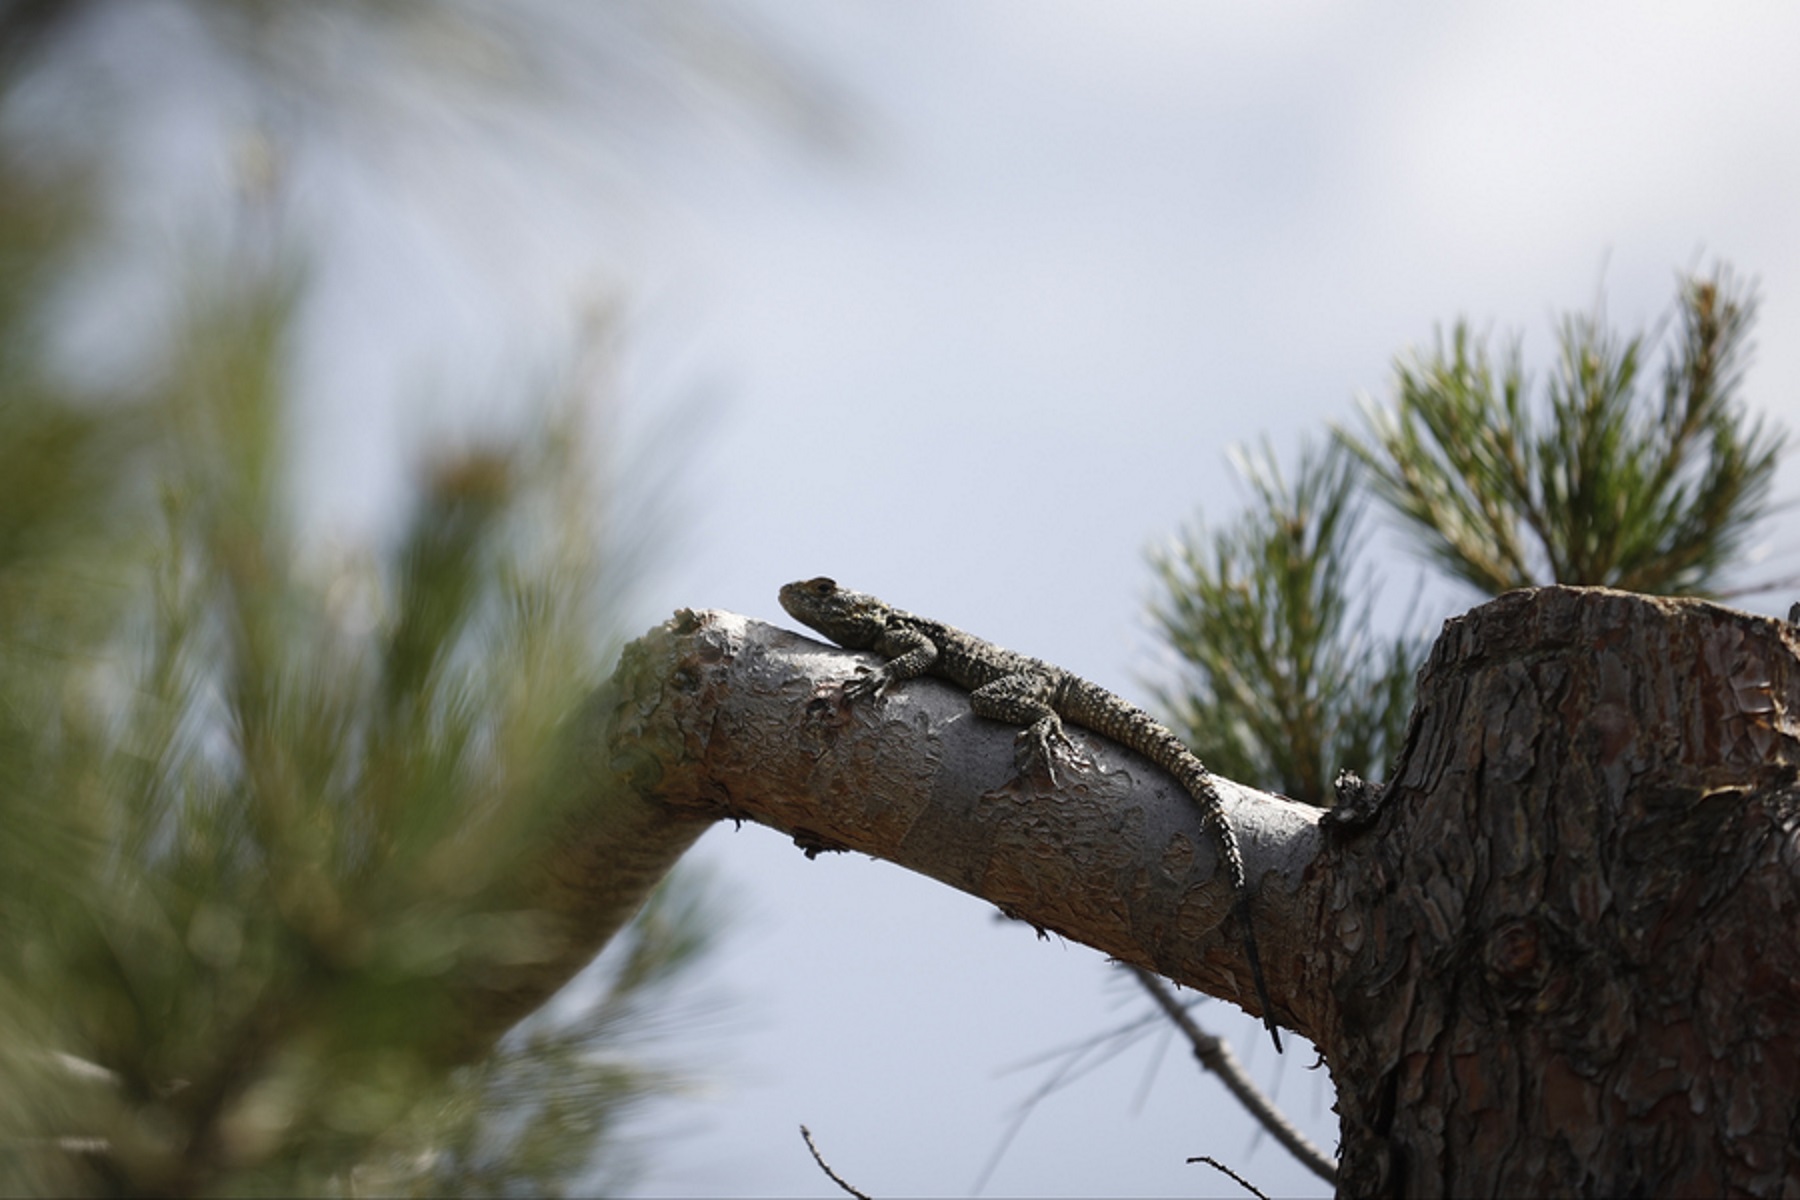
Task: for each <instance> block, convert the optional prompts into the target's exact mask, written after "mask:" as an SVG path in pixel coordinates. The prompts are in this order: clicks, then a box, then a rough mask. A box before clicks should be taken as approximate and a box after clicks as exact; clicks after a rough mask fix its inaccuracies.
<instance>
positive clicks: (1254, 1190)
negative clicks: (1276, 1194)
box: [1188, 1154, 1269, 1200]
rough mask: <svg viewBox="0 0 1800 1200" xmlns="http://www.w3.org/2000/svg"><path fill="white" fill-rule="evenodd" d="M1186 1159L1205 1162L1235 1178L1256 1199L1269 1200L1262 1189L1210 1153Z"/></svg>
mask: <svg viewBox="0 0 1800 1200" xmlns="http://www.w3.org/2000/svg"><path fill="white" fill-rule="evenodd" d="M1188 1161H1189V1162H1191V1163H1196V1162H1197V1163H1205V1164H1206V1165H1207V1166H1209V1167H1212V1168H1214V1169H1215V1170H1219V1171H1223V1172H1225V1174H1227V1175H1229V1176H1231V1177H1232V1178H1233V1179H1235V1180H1237V1182H1238V1186H1239V1187H1241V1188H1243V1189H1244V1190H1245V1191H1246V1192H1249V1193H1250V1194H1251V1195H1252V1196H1255V1197H1256V1200H1269V1198H1268V1196H1266V1195H1264V1194H1263V1191H1262V1189H1260V1188H1258V1187H1257V1186H1256V1185H1255V1184H1254V1183H1251V1182H1250V1181H1249V1180H1248V1179H1245V1178H1244V1177H1243V1176H1242V1175H1239V1174H1238V1173H1237V1172H1236V1171H1234V1170H1232V1169H1231V1168H1230V1167H1228V1166H1226V1165H1225V1164H1224V1163H1222V1162H1220V1161H1219V1160H1218V1159H1216V1158H1213V1157H1212V1156H1211V1155H1207V1154H1198V1155H1195V1156H1194V1157H1193V1158H1190V1159H1188Z"/></svg>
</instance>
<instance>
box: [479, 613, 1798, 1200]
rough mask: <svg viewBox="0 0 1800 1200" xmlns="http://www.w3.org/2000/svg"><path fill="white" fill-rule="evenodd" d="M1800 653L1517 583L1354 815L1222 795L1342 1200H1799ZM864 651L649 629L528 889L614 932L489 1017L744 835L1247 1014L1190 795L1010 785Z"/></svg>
mask: <svg viewBox="0 0 1800 1200" xmlns="http://www.w3.org/2000/svg"><path fill="white" fill-rule="evenodd" d="M1795 640H1796V634H1795V631H1794V630H1793V629H1792V628H1791V627H1789V626H1786V625H1783V624H1781V623H1779V622H1776V621H1772V620H1769V619H1766V618H1760V617H1752V616H1749V615H1746V614H1743V613H1737V612H1733V611H1731V610H1728V609H1723V608H1720V607H1717V606H1714V605H1709V604H1704V603H1699V602H1691V601H1669V600H1656V599H1650V598H1646V597H1641V596H1632V595H1627V594H1624V593H1618V592H1609V591H1600V590H1585V589H1569V588H1547V589H1542V590H1537V591H1529V592H1517V593H1513V594H1510V595H1508V596H1504V597H1502V598H1500V599H1499V600H1496V601H1494V602H1493V603H1491V604H1487V605H1484V606H1483V607H1481V608H1479V609H1476V610H1475V611H1473V612H1471V613H1469V614H1468V615H1466V616H1464V617H1461V618H1459V619H1457V620H1454V621H1452V622H1449V623H1448V624H1447V626H1446V629H1445V633H1444V636H1443V637H1442V638H1441V639H1440V640H1439V642H1438V645H1437V647H1436V649H1435V651H1434V653H1433V655H1432V658H1431V661H1430V663H1429V664H1428V665H1427V668H1426V670H1425V672H1424V673H1423V675H1422V676H1421V680H1420V689H1419V693H1420V694H1419V702H1418V708H1417V709H1416V711H1415V713H1414V717H1413V725H1412V729H1411V732H1410V735H1409V737H1408V742H1407V746H1406V748H1405V751H1404V753H1403V755H1402V759H1401V762H1400V763H1399V764H1398V765H1397V771H1396V775H1395V778H1394V781H1393V783H1392V785H1391V786H1390V787H1389V788H1388V789H1387V790H1386V791H1385V792H1383V793H1382V794H1381V795H1380V796H1379V797H1378V798H1377V799H1376V800H1375V802H1374V803H1373V804H1371V805H1370V806H1368V807H1367V808H1366V809H1365V810H1361V811H1350V810H1340V811H1338V812H1335V813H1334V815H1333V816H1332V817H1331V818H1329V819H1327V820H1326V821H1324V822H1321V820H1320V817H1319V812H1318V810H1315V809H1310V808H1307V807H1305V806H1303V805H1299V804H1295V803H1293V802H1292V801H1288V800H1285V799H1282V798H1280V797H1274V796H1269V795H1266V794H1264V793H1259V792H1254V791H1251V790H1250V789H1247V788H1243V787H1239V786H1236V785H1233V784H1229V783H1227V782H1225V781H1221V787H1220V790H1221V792H1222V794H1223V797H1224V800H1225V803H1226V807H1227V810H1228V812H1229V814H1230V817H1231V821H1232V824H1233V826H1234V827H1235V828H1236V829H1237V831H1238V835H1239V838H1240V840H1241V842H1242V844H1243V851H1244V859H1245V866H1246V869H1247V871H1248V872H1249V876H1250V878H1251V880H1252V882H1253V884H1254V885H1255V886H1256V888H1257V893H1256V898H1255V905H1254V919H1255V920H1256V922H1257V935H1258V938H1259V940H1260V942H1261V945H1262V951H1263V957H1264V965H1265V967H1266V969H1267V975H1268V981H1269V987H1270V992H1271V995H1272V997H1273V1002H1274V1004H1275V1006H1276V1010H1277V1011H1276V1017H1277V1019H1279V1020H1280V1021H1281V1022H1282V1023H1283V1024H1285V1025H1288V1026H1290V1027H1292V1028H1294V1029H1296V1030H1298V1031H1299V1032H1301V1033H1303V1034H1304V1035H1306V1036H1307V1037H1308V1038H1310V1039H1312V1041H1313V1042H1314V1043H1315V1044H1316V1045H1317V1046H1318V1047H1319V1049H1320V1051H1321V1053H1322V1054H1323V1055H1324V1056H1325V1059H1326V1061H1327V1062H1328V1063H1329V1064H1330V1067H1331V1071H1332V1075H1333V1078H1334V1080H1335V1081H1336V1084H1337V1087H1338V1093H1339V1111H1340V1114H1341V1116H1342V1119H1343V1142H1342V1146H1343V1150H1342V1153H1343V1158H1342V1163H1341V1169H1340V1177H1339V1178H1340V1183H1339V1187H1340V1191H1341V1193H1342V1194H1344V1195H1355V1196H1363V1195H1382V1194H1395V1195H1400V1194H1404V1195H1456V1196H1477V1195H1494V1196H1516V1195H1527V1194H1550V1193H1557V1194H1588V1195H1632V1194H1643V1195H1649V1194H1661V1195H1674V1194H1680V1195H1695V1194H1708V1195H1717V1194H1723V1193H1731V1192H1741V1193H1746V1194H1757V1195H1778V1194H1800V1148H1797V1146H1796V1131H1797V1130H1800V1061H1796V1060H1797V1051H1800V1020H1796V1018H1800V1003H1797V1000H1800V963H1797V962H1796V956H1800V936H1796V935H1797V934H1800V930H1796V928H1795V924H1796V923H1795V917H1794V913H1795V908H1796V904H1795V901H1794V888H1793V885H1792V879H1793V876H1794V860H1795V857H1796V855H1795V849H1794V847H1795V838H1794V829H1795V825H1796V820H1795V817H1794V815H1793V814H1794V811H1795V805H1794V802H1793V792H1792V782H1793V779H1794V771H1793V768H1792V766H1791V764H1792V763H1793V762H1794V760H1795V758H1796V741H1795V732H1796V731H1795V725H1794V717H1793V716H1792V715H1790V714H1792V713H1795V712H1800V671H1796V663H1797V662H1800V659H1796V656H1795V652H1794V643H1795ZM859 659H860V656H856V655H851V654H848V653H846V652H844V651H840V650H836V649H834V648H831V647H826V646H822V645H820V644H819V643H817V642H813V641H811V640H809V639H806V638H802V637H798V636H795V635H792V634H788V633H785V632H783V631H781V630H778V629H775V628H773V627H770V626H767V625H763V624H760V623H758V622H752V621H747V620H745V619H744V618H741V617H736V616H732V615H730V614H725V613H688V612H684V613H681V614H678V615H677V618H676V619H675V620H674V621H672V622H670V623H669V624H667V625H665V626H663V627H661V628H660V629H658V630H655V631H653V632H652V633H651V634H649V635H647V636H646V637H645V638H643V639H640V641H639V642H638V643H636V644H635V646H634V647H633V648H632V650H631V651H630V652H629V653H628V655H627V658H626V660H625V662H624V663H623V664H622V665H621V668H620V670H619V672H618V673H617V674H616V675H615V678H614V680H613V681H612V682H611V683H610V684H609V685H608V687H607V688H606V689H603V691H602V693H601V694H600V696H599V697H597V699H596V703H595V704H594V706H593V707H592V715H591V716H590V717H589V718H587V719H588V720H589V721H590V722H591V729H590V733H589V736H587V737H586V739H585V748H584V750H583V755H582V760H583V762H584V763H585V767H584V768H583V772H582V778H583V780H584V781H585V782H584V783H583V786H584V787H587V788H590V789H591V790H592V793H593V795H595V796H596V797H607V798H608V799H606V800H605V801H604V802H603V803H602V802H596V803H595V804H594V805H592V806H590V807H589V808H587V809H585V810H583V811H585V812H586V813H588V814H589V816H588V817H587V818H586V820H587V824H586V825H584V824H583V818H580V817H578V818H577V820H576V821H575V823H574V824H573V825H572V826H571V827H570V828H569V829H568V830H566V831H565V836H564V837H563V838H561V839H560V840H559V842H558V844H557V847H556V849H555V851H554V852H553V854H551V855H550V856H548V857H547V860H546V870H545V875H546V877H548V878H552V879H554V880H555V881H556V882H555V884H554V886H552V887H549V888H547V889H543V890H541V891H540V894H539V896H538V901H537V902H538V903H540V904H541V905H542V906H543V907H544V908H546V909H548V910H550V911H551V912H552V913H553V914H557V915H560V916H561V917H563V918H564V919H565V920H566V921H572V922H573V923H575V924H581V923H582V922H581V914H582V913H584V912H585V913H590V914H591V913H604V914H607V916H606V920H605V921H603V922H601V923H600V925H601V927H592V926H589V927H588V928H587V936H586V937H585V938H572V939H571V941H570V943H569V946H568V949H567V952H566V954H565V955H564V958H565V959H566V960H567V961H566V962H565V963H561V964H560V965H557V966H556V968H555V969H546V966H545V964H539V965H538V966H537V967H536V968H535V969H534V973H533V975H532V976H531V978H530V979H528V980H525V981H523V982H520V981H514V983H513V984H512V985H511V986H510V987H509V989H508V990H507V991H506V999H507V1003H506V1004H505V1005H504V1006H503V1007H504V1008H505V1010H507V1011H516V1010H517V1009H518V1008H519V1006H521V1005H523V1004H524V1003H526V1002H527V1000H528V999H529V998H530V997H529V995H528V993H531V992H533V991H534V990H542V989H548V988H550V987H552V986H553V985H554V982H555V981H556V979H557V978H559V977H562V976H563V975H564V974H565V973H572V971H573V970H575V969H578V968H579V966H580V964H581V962H582V961H585V957H586V955H588V954H591V952H592V949H591V947H592V944H593V943H594V942H595V940H596V939H599V940H603V939H604V937H606V936H610V932H611V928H612V927H614V926H615V925H616V922H617V920H618V919H619V918H620V916H621V915H622V914H624V913H626V912H629V910H630V908H631V907H632V906H633V905H634V904H635V902H636V901H637V899H640V898H641V896H642V895H643V894H645V893H646V892H647V890H648V888H649V886H650V885H651V883H652V882H653V881H654V878H655V875H656V872H655V870H651V869H648V868H649V867H650V866H651V865H653V864H659V863H665V862H668V861H672V860H673V859H674V858H675V857H676V856H678V855H679V854H680V853H681V852H682V851H683V850H684V849H685V848H686V846H687V845H688V844H689V843H690V842H691V841H692V840H693V837H694V831H695V829H696V827H697V823H704V822H707V821H710V820H717V819H721V818H732V819H743V820H754V821H758V822H760V823H763V824H766V825H769V826H772V827H774V828H776V829H779V830H782V831H784V832H786V833H788V834H789V835H791V836H792V837H793V838H794V840H795V841H796V843H798V844H799V845H800V847H801V848H802V849H804V850H806V851H807V852H808V854H809V855H810V854H814V853H818V852H820V851H826V850H856V851H859V852H862V853H867V854H871V855H875V856H878V857H881V858H885V859H888V860H891V861H893V862H895V863H897V864H899V865H902V866H905V867H908V868H910V869H913V870H917V871H920V872H921V873H923V874H926V875H929V876H931V877H933V878H936V879H939V880H942V881H943V882H945V883H948V884H950V885H951V886H953V887H956V888H959V889H961V890H963V891H966V892H969V893H971V894H973V895H977V896H980V897H983V898H984V899H987V900H989V901H991V902H992V903H994V904H995V905H996V906H997V907H999V908H1000V909H1001V910H1002V911H1004V912H1006V913H1009V914H1010V915H1012V916H1015V917H1018V918H1020V919H1022V920H1026V921H1029V922H1031V923H1032V924H1035V925H1037V926H1039V927H1040V928H1043V929H1049V930H1055V931H1056V932H1058V933H1060V934H1062V935H1063V936H1065V937H1068V938H1070V939H1072V940H1076V941H1080V942H1084V943H1086V944H1088V945H1091V946H1094V947H1095V948H1097V949H1099V950H1101V951H1102V952H1104V953H1106V954H1108V955H1111V956H1113V957H1115V958H1118V959H1121V960H1123V961H1125V962H1128V963H1132V964H1135V965H1139V966H1145V967H1149V968H1151V969H1153V970H1156V971H1158V972H1160V973H1162V974H1164V975H1167V976H1168V977H1169V978H1171V979H1174V980H1175V981H1177V982H1178V983H1181V984H1184V985H1186V986H1188V987H1193V988H1197V989H1200V990H1203V991H1206V992H1209V993H1211V994H1213V995H1215V996H1220V997H1222V998H1225V999H1228V1000H1232V1001H1234V1002H1237V1003H1239V1004H1241V1005H1243V1006H1244V1007H1245V1008H1247V1009H1251V1010H1252V1011H1254V1007H1255V1003H1256V1001H1255V994H1254V990H1253V989H1252V987H1251V985H1250V980H1249V974H1248V968H1247V965H1246V964H1245V962H1244V960H1243V950H1242V941H1241V932H1240V931H1239V930H1237V929H1236V928H1235V926H1234V923H1233V922H1232V921H1231V919H1230V917H1229V914H1230V909H1231V896H1230V890H1229V885H1228V884H1227V883H1226V880H1225V878H1224V876H1223V874H1222V873H1221V872H1220V871H1219V870H1218V866H1219V856H1218V854H1217V849H1216V846H1215V844H1214V843H1213V842H1212V841H1211V839H1210V838H1208V837H1207V836H1206V835H1204V834H1203V833H1202V832H1201V828H1200V822H1199V817H1198V813H1197V811H1196V810H1195V808H1194V806H1193V804H1192V803H1191V801H1190V800H1189V798H1188V797H1187V795H1186V794H1185V793H1184V792H1183V791H1182V790H1181V789H1180V787H1179V785H1177V784H1176V783H1175V782H1174V781H1173V780H1172V779H1170V778H1169V777H1168V776H1166V775H1165V774H1163V773H1162V772H1161V771H1160V770H1158V769H1157V768H1155V767H1153V766H1151V765H1150V764H1149V763H1147V762H1145V761H1144V760H1143V759H1141V758H1138V757H1137V756H1136V755H1134V754H1131V753H1130V752H1128V751H1125V750H1123V749H1121V748H1119V747H1117V746H1115V745H1112V744H1110V743H1107V742H1105V741H1104V740H1102V739H1099V738H1095V737H1089V736H1084V735H1083V733H1082V732H1081V731H1079V730H1076V731H1072V733H1073V735H1074V737H1075V739H1076V742H1077V745H1078V747H1079V748H1080V750H1081V752H1082V753H1083V754H1084V755H1085V756H1087V757H1088V758H1090V759H1091V760H1092V765H1091V766H1074V767H1070V768H1067V769H1065V770H1061V771H1059V772H1058V778H1057V780H1056V781H1055V782H1054V783H1052V781H1050V780H1049V779H1047V778H1036V777H1019V776H1018V775H1017V773H1016V771H1015V768H1014V766H1013V735H1014V732H1015V731H1013V730H1012V729H1010V728H1008V727H1006V726H1003V725H999V724H996V723H994V722H990V721H985V720H982V719H980V718H977V717H975V716H973V715H972V714H971V713H970V711H969V708H968V702H967V698H966V696H965V695H964V694H963V693H961V692H959V691H958V690H956V689H954V688H951V687H948V686H947V685H943V684H939V683H936V682H933V681H930V680H915V681H911V682H909V683H907V684H905V685H903V686H901V687H899V688H897V689H895V690H894V691H893V692H891V693H889V695H888V696H887V697H886V698H885V699H883V700H881V701H879V702H873V703H871V702H859V703H857V704H855V705H846V704H845V703H844V700H843V697H842V693H841V690H840V688H839V686H838V685H839V684H840V683H841V682H842V681H843V680H844V679H845V678H847V677H848V676H849V675H850V674H851V672H852V671H853V669H854V667H855V664H856V663H857V662H858V661H859ZM622 797H629V803H627V802H626V801H625V800H624V799H621V798H622ZM658 812H661V813H662V814H664V816H663V817H662V818H657V817H655V816H654V814H656V813H658ZM621 813H623V814H626V816H625V817H624V818H622V817H621V816H620V814H621ZM618 836H623V838H625V839H626V840H628V841H629V842H630V843H631V846H630V848H629V852H625V851H621V850H620V849H619V848H618V847H616V846H613V847H612V848H610V849H609V848H608V847H609V844H610V843H613V842H614V841H616V840H617V837H618ZM608 862H615V863H628V864H635V865H634V866H632V867H631V868H630V869H628V870H622V871H619V872H614V871H612V870H610V869H608V868H606V867H605V865H604V864H606V863H608ZM582 864H588V866H590V867H594V868H595V869H593V870H592V871H591V872H590V873H588V874H587V875H585V876H583V875H582V872H581V871H575V872H574V873H573V874H571V867H582ZM582 869H583V870H587V868H586V867H583V868H582ZM565 968H566V971H565ZM545 994H546V995H547V990H546V991H545ZM496 1011H498V1010H496Z"/></svg>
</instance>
